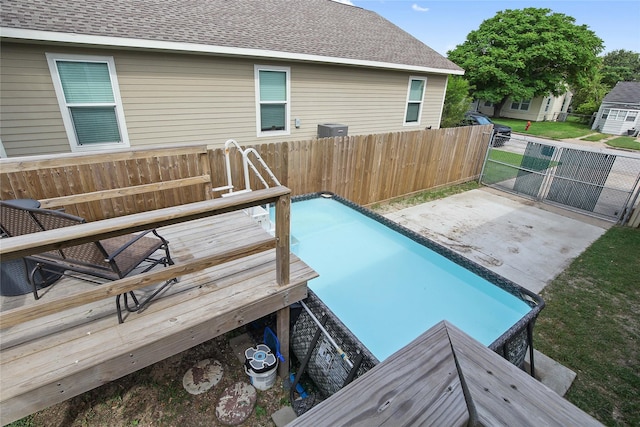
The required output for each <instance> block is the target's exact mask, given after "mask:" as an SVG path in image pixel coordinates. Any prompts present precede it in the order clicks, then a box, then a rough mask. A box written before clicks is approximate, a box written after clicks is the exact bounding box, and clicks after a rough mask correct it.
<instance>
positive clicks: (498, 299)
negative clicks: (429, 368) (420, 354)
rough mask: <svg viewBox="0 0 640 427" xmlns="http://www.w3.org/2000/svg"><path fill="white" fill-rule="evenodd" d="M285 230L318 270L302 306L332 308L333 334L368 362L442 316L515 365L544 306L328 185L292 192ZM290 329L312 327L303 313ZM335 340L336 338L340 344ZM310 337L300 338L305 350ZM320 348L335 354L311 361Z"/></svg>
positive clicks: (319, 312)
mask: <svg viewBox="0 0 640 427" xmlns="http://www.w3.org/2000/svg"><path fill="white" fill-rule="evenodd" d="M323 196H324V197H323ZM291 235H292V236H294V241H293V242H292V250H293V251H294V253H296V254H297V255H298V256H299V257H300V258H302V259H303V260H304V261H305V262H306V263H307V264H309V265H310V266H311V267H312V268H313V269H315V270H316V271H317V272H318V273H319V277H318V278H316V279H314V280H312V281H310V282H309V289H310V290H311V291H312V292H311V295H310V298H311V301H310V304H309V306H312V307H315V313H314V315H315V316H317V317H318V318H320V317H322V315H323V313H325V312H329V313H330V314H331V315H332V316H335V318H337V319H334V320H337V325H335V326H334V325H331V326H329V327H327V329H329V328H331V329H333V330H334V333H335V332H339V331H338V330H339V329H340V328H341V327H344V328H346V329H347V331H342V333H338V335H345V334H346V335H348V336H349V337H348V338H349V339H355V340H356V341H357V342H356V344H355V346H356V347H362V348H359V349H358V351H360V353H361V354H364V355H365V356H368V358H371V359H372V360H371V363H372V364H376V363H377V362H379V361H383V360H385V359H386V358H387V357H389V356H390V355H391V354H393V353H394V352H396V351H397V350H399V349H400V348H402V347H404V346H405V345H407V344H408V343H409V342H411V341H412V340H413V339H415V338H416V337H417V336H419V335H420V334H421V333H423V332H424V331H426V330H427V329H429V328H430V327H432V326H433V325H435V324H436V323H438V322H439V321H441V320H448V321H449V322H451V323H453V324H454V325H456V326H457V327H458V328H460V329H461V330H463V331H465V332H466V333H467V334H469V335H471V336H472V337H474V338H475V339H477V340H478V341H480V342H481V343H483V344H485V345H487V346H489V347H491V348H492V349H494V350H496V351H498V352H500V353H502V354H503V355H506V356H507V358H508V359H510V360H511V361H512V362H514V363H516V364H518V365H521V364H522V360H523V359H524V355H525V354H526V344H527V341H528V340H527V339H526V338H527V335H529V338H530V334H531V330H530V329H531V328H532V327H533V322H534V321H535V318H536V316H537V314H538V312H539V311H540V310H541V309H542V307H543V305H544V303H543V301H542V300H541V299H540V297H539V296H538V295H536V294H533V293H531V292H529V291H527V290H525V289H523V288H521V287H519V286H518V285H516V284H515V283H512V282H510V281H508V280H506V279H504V278H502V277H500V276H497V275H496V274H494V273H492V272H491V271H489V270H487V269H485V268H484V267H481V266H479V265H477V264H474V263H472V262H470V261H468V260H467V259H466V258H463V257H461V256H460V255H458V254H456V253H455V252H453V251H451V250H449V249H447V248H444V247H442V246H440V245H438V244H436V243H435V242H432V241H430V240H428V239H426V238H424V237H423V236H420V235H418V234H416V233H414V232H412V231H410V230H408V229H405V228H404V227H401V226H399V225H398V224H396V223H393V222H391V221H389V220H387V219H386V218H384V217H382V216H380V215H377V214H375V213H374V212H372V211H370V210H368V209H364V208H362V207H360V206H357V205H355V204H353V203H351V202H349V201H347V200H344V199H342V198H340V197H338V196H335V195H332V194H328V193H317V194H313V195H308V196H304V197H300V198H296V199H294V203H292V205H291ZM318 300H319V301H318ZM325 322H326V320H325ZM297 326H298V325H295V326H294V332H293V335H294V336H293V338H292V348H293V349H294V352H295V350H296V346H297V345H296V342H297V341H300V340H299V339H297V338H296V336H295V335H296V327H297ZM297 329H310V330H313V329H314V325H313V324H312V323H309V322H308V320H307V324H306V325H305V326H304V328H302V327H300V328H297ZM349 339H347V340H346V341H349ZM303 341H310V340H308V339H305V340H303ZM342 341H343V344H339V345H345V344H344V343H346V341H345V340H342ZM517 341H519V342H517ZM522 341H524V346H523V343H522ZM347 344H348V343H347ZM360 344H361V345H360ZM309 345H310V344H309V343H308V342H307V343H306V348H305V349H303V350H302V352H303V353H304V352H306V350H308V346H309ZM323 346H324V348H322V347H323ZM319 347H320V353H322V352H324V353H327V352H329V353H331V351H332V350H331V347H332V346H331V345H328V344H326V343H324V344H323V342H322V341H320V345H319ZM346 347H349V345H346ZM523 347H524V348H523ZM298 352H300V351H298ZM345 352H347V350H345ZM316 353H318V352H316ZM347 353H348V352H347ZM516 353H517V354H516ZM296 356H297V357H299V356H298V354H296ZM324 356H326V357H328V358H332V357H333V355H332V354H328V355H327V354H320V355H318V354H316V355H315V357H314V360H312V362H313V361H315V362H318V363H322V357H324ZM355 357H356V355H355V354H353V355H352V356H351V358H355ZM325 368H327V369H325V371H327V370H328V369H329V367H328V366H325ZM345 369H346V370H348V369H347V368H345ZM325 373H326V372H325Z"/></svg>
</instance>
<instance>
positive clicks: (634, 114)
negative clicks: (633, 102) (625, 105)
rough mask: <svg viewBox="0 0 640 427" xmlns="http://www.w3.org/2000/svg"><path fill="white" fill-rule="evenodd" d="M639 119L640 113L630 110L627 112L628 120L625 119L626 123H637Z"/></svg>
mask: <svg viewBox="0 0 640 427" xmlns="http://www.w3.org/2000/svg"><path fill="white" fill-rule="evenodd" d="M637 117H638V112H637V111H632V110H630V111H627V118H626V119H625V121H627V122H635V121H636V118H637Z"/></svg>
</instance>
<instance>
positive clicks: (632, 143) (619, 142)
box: [606, 136, 640, 150]
mask: <svg viewBox="0 0 640 427" xmlns="http://www.w3.org/2000/svg"><path fill="white" fill-rule="evenodd" d="M606 144H607V145H610V146H611V147H615V148H626V149H628V150H640V142H638V139H636V138H633V137H631V136H620V137H618V138H613V139H610V140H608V141H606Z"/></svg>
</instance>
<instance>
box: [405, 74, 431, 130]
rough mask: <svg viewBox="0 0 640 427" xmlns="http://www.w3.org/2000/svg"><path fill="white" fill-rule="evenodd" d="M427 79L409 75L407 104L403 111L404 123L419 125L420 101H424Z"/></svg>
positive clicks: (420, 114) (420, 115)
mask: <svg viewBox="0 0 640 427" xmlns="http://www.w3.org/2000/svg"><path fill="white" fill-rule="evenodd" d="M426 85H427V79H425V78H423V77H410V78H409V89H408V90H407V106H406V109H405V112H404V124H405V125H419V124H420V117H422V103H423V101H424V88H425V87H426Z"/></svg>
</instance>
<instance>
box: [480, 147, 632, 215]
mask: <svg viewBox="0 0 640 427" xmlns="http://www.w3.org/2000/svg"><path fill="white" fill-rule="evenodd" d="M480 182H481V183H482V184H484V185H488V186H490V187H493V188H497V189H500V190H502V191H506V192H509V193H514V194H517V195H520V196H524V197H527V198H530V199H534V200H537V201H541V202H544V203H548V204H552V205H555V206H560V207H562V208H565V209H568V210H572V211H575V212H579V213H582V214H586V215H590V216H594V217H597V218H600V219H605V220H609V221H612V222H618V223H623V224H624V222H626V221H627V220H628V218H629V215H630V213H631V210H632V207H633V205H634V204H635V203H636V202H637V201H638V197H639V195H640V185H639V183H640V158H635V157H631V156H625V155H623V154H617V153H611V152H610V151H602V150H600V151H598V150H589V149H582V148H576V147H575V146H566V145H563V144H553V143H547V142H540V141H533V140H528V139H525V138H517V137H512V138H511V139H510V140H509V141H508V142H507V143H506V144H505V145H504V146H501V147H494V146H493V145H492V144H491V142H490V143H489V148H488V150H487V154H486V157H485V162H484V164H483V166H482V172H481V174H480Z"/></svg>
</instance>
